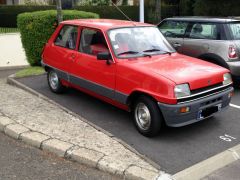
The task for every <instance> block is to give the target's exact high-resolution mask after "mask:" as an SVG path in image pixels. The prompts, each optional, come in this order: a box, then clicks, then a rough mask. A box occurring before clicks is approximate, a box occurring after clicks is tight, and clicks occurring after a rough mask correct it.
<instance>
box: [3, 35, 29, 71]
mask: <svg viewBox="0 0 240 180" xmlns="http://www.w3.org/2000/svg"><path fill="white" fill-rule="evenodd" d="M27 65H28V62H27V60H26V56H25V52H24V49H23V47H22V43H21V39H20V33H13V34H11V33H9V34H0V69H3V68H4V69H6V68H11V67H15V66H27Z"/></svg>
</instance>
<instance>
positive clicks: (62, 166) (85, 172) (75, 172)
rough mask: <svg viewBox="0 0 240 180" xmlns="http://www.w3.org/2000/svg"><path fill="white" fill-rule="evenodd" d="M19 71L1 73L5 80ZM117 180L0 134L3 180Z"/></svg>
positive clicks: (0, 174)
mask: <svg viewBox="0 0 240 180" xmlns="http://www.w3.org/2000/svg"><path fill="white" fill-rule="evenodd" d="M16 71H17V70H4V71H3V70H0V78H5V77H7V76H8V75H10V74H13V73H15V72H16ZM7 179H10V180H12V179H17V180H32V179H34V180H42V179H51V180H66V179H69V180H77V179H82V180H88V179H89V180H99V179H100V180H117V179H119V178H116V177H114V176H112V175H110V174H107V173H103V172H100V171H98V170H96V169H92V168H88V167H85V166H83V165H80V164H77V163H73V162H70V161H67V160H64V159H62V158H58V157H56V156H54V155H52V154H50V153H46V152H43V151H41V150H39V149H37V148H34V147H31V146H28V145H26V144H24V143H22V142H20V141H17V140H14V139H12V138H9V137H7V136H6V135H4V134H3V133H1V132H0V180H7Z"/></svg>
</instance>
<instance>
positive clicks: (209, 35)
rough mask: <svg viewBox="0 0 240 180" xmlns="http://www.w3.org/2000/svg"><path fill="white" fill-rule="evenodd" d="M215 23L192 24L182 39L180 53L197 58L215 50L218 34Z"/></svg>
mask: <svg viewBox="0 0 240 180" xmlns="http://www.w3.org/2000/svg"><path fill="white" fill-rule="evenodd" d="M218 26H219V25H218V24H216V23H208V22H194V23H191V24H190V28H188V31H187V33H186V37H185V38H184V46H183V48H182V53H183V54H185V55H188V56H192V57H199V56H201V55H202V54H207V53H209V52H213V53H214V51H216V50H217V47H218V46H217V44H216V43H219V42H218V40H219V38H220V32H219V28H218Z"/></svg>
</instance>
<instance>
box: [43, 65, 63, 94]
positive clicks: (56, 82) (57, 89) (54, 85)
mask: <svg viewBox="0 0 240 180" xmlns="http://www.w3.org/2000/svg"><path fill="white" fill-rule="evenodd" d="M47 80H48V86H49V88H50V90H51V91H52V92H54V93H62V92H64V91H65V87H64V86H63V85H62V83H61V80H60V79H59V77H58V75H57V73H56V71H54V70H53V69H49V70H48V73H47Z"/></svg>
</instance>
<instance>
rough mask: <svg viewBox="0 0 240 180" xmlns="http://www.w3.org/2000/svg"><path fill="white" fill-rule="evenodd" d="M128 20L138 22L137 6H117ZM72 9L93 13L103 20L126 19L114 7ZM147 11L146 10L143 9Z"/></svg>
mask: <svg viewBox="0 0 240 180" xmlns="http://www.w3.org/2000/svg"><path fill="white" fill-rule="evenodd" d="M118 7H119V8H120V9H121V10H122V11H123V12H124V13H125V14H126V15H127V16H128V17H129V18H130V19H132V20H133V21H139V7H138V6H118ZM74 9H77V10H81V11H88V12H94V13H97V14H99V16H100V18H104V19H122V20H127V19H126V17H125V16H124V15H123V14H122V13H121V12H119V11H118V10H117V9H116V7H114V6H75V7H74ZM145 9H147V8H145Z"/></svg>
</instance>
